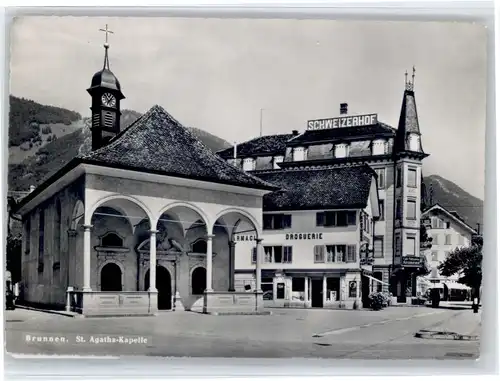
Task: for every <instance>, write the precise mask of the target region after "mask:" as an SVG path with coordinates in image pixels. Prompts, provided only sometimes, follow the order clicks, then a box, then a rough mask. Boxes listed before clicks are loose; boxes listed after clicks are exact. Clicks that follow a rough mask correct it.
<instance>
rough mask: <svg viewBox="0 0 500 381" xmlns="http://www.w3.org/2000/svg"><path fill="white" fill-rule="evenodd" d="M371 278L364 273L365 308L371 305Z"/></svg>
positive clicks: (362, 280)
mask: <svg viewBox="0 0 500 381" xmlns="http://www.w3.org/2000/svg"><path fill="white" fill-rule="evenodd" d="M369 296H370V279H369V278H368V277H366V276H365V275H364V274H363V275H361V304H363V308H368V307H370V298H369Z"/></svg>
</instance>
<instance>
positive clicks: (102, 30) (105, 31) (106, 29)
mask: <svg viewBox="0 0 500 381" xmlns="http://www.w3.org/2000/svg"><path fill="white" fill-rule="evenodd" d="M99 31H100V32H104V33H106V41H105V42H104V47H105V48H106V49H107V48H108V47H109V43H108V34H109V33H111V34H114V32H113V31H112V30H109V29H108V24H106V28H105V29H102V28H101V29H99Z"/></svg>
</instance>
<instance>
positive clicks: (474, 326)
mask: <svg viewBox="0 0 500 381" xmlns="http://www.w3.org/2000/svg"><path fill="white" fill-rule="evenodd" d="M481 316H482V313H481V310H479V312H478V313H477V314H475V313H474V312H473V311H472V309H471V310H463V311H462V312H460V313H458V314H457V315H455V316H454V317H452V318H451V319H448V320H446V321H444V322H441V323H440V324H438V325H436V326H434V327H431V328H429V329H426V330H420V331H419V332H417V333H416V334H415V337H418V338H421V339H440V340H468V341H471V340H474V341H475V340H479V338H480V336H481Z"/></svg>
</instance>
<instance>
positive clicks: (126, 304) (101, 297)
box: [69, 291, 158, 316]
mask: <svg viewBox="0 0 500 381" xmlns="http://www.w3.org/2000/svg"><path fill="white" fill-rule="evenodd" d="M69 297H70V310H71V311H73V312H77V313H80V314H82V315H84V316H145V315H154V314H155V313H156V312H157V311H158V294H157V293H156V292H149V291H120V292H104V291H73V292H70V295H69Z"/></svg>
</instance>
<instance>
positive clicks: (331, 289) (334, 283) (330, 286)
mask: <svg viewBox="0 0 500 381" xmlns="http://www.w3.org/2000/svg"><path fill="white" fill-rule="evenodd" d="M326 300H327V301H330V302H335V301H339V300H340V278H326Z"/></svg>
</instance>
